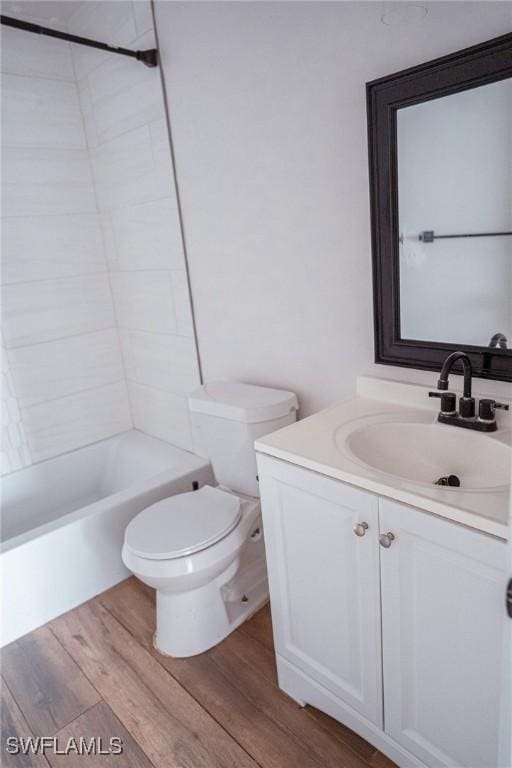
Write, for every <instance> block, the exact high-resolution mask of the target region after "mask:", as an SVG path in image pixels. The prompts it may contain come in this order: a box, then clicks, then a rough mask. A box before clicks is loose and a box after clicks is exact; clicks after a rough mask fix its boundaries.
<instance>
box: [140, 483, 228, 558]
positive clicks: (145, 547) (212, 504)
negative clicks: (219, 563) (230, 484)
mask: <svg viewBox="0 0 512 768" xmlns="http://www.w3.org/2000/svg"><path fill="white" fill-rule="evenodd" d="M240 516H241V510H240V499H239V498H238V497H237V496H234V495H233V494H231V493H227V492H226V491H221V490H220V489H219V488H213V487H212V486H209V485H205V486H203V487H202V488H201V489H200V490H198V491H191V492H190V493H181V494H178V495H177V496H171V497H169V498H167V499H163V500H162V501H158V502H157V503H156V504H152V505H151V506H149V507H147V508H146V509H144V510H143V511H142V512H140V513H139V514H138V515H137V516H136V517H134V519H133V520H132V521H131V523H130V524H129V525H128V527H127V528H126V532H125V546H126V547H127V548H128V549H129V550H130V551H131V553H132V554H134V555H138V556H139V557H143V558H146V559H148V560H173V559H175V558H180V557H185V556H186V555H192V554H194V553H195V552H200V551H201V550H203V549H207V548H208V547H210V546H212V544H215V543H216V542H218V541H220V540H221V539H223V538H225V537H226V536H227V535H228V534H229V533H230V532H231V531H232V530H233V529H234V528H235V527H236V526H237V524H238V522H239V521H240Z"/></svg>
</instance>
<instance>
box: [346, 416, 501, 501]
mask: <svg viewBox="0 0 512 768" xmlns="http://www.w3.org/2000/svg"><path fill="white" fill-rule="evenodd" d="M344 432H345V434H339V433H337V435H336V443H337V446H338V449H342V450H343V451H344V453H346V454H347V453H348V454H349V456H350V457H351V458H352V459H355V460H356V461H357V462H358V463H363V464H365V465H366V466H367V467H372V468H373V469H376V470H378V471H379V472H385V473H386V474H387V475H394V476H395V477H399V478H401V479H403V480H408V481H410V482H413V483H419V484H422V485H424V484H427V485H430V486H432V484H433V483H435V481H436V480H438V479H439V478H440V477H443V476H446V475H452V474H453V475H457V477H458V478H459V480H460V488H451V487H448V488H447V487H443V489H442V490H445V491H446V490H447V491H451V492H460V491H485V490H493V489H499V488H501V487H503V486H507V485H508V484H509V482H510V465H511V458H512V451H511V448H510V446H509V445H507V444H505V443H504V442H501V441H500V440H499V439H496V438H494V437H490V436H488V435H484V434H482V433H475V432H470V431H469V430H466V429H460V428H457V427H450V426H444V425H439V424H437V423H428V424H425V423H416V422H400V421H382V420H381V421H376V422H374V423H369V424H368V423H367V424H365V425H364V426H360V427H357V428H355V429H353V430H351V431H349V432H348V434H347V432H346V431H345V430H344Z"/></svg>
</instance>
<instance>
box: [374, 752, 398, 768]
mask: <svg viewBox="0 0 512 768" xmlns="http://www.w3.org/2000/svg"><path fill="white" fill-rule="evenodd" d="M370 765H371V768H396V765H395V763H394V762H393V761H392V760H390V759H389V757H386V755H383V754H382V752H379V751H378V750H376V751H375V754H374V756H373V757H372V759H371V760H370Z"/></svg>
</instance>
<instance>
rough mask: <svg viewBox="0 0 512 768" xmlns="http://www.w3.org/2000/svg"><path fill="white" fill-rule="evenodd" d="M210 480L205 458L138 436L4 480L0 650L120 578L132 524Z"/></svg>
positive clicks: (124, 575) (114, 439)
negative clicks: (169, 498) (151, 508)
mask: <svg viewBox="0 0 512 768" xmlns="http://www.w3.org/2000/svg"><path fill="white" fill-rule="evenodd" d="M212 482H213V473H212V469H211V466H210V463H209V462H208V461H207V460H206V459H202V458H199V457H198V456H195V455H194V454H192V453H189V452H187V451H184V450H181V449H179V448H175V447H173V446H171V445H168V444H167V443H164V442H162V441H160V440H157V439H155V438H152V437H148V436H147V435H144V434H142V433H141V432H137V431H136V430H130V431H129V432H125V433H123V434H121V435H117V436H116V437H112V438H109V439H107V440H103V441H101V442H99V443H96V444H94V445H90V446H87V447H86V448H80V449H79V450H76V451H73V452H71V453H68V454H65V455H63V456H60V457H58V458H56V459H50V460H48V461H44V462H42V463H40V464H35V465H33V466H31V467H28V468H27V469H22V470H19V471H18V472H13V473H12V474H10V475H7V476H5V477H4V478H3V479H2V543H1V545H0V573H1V577H2V629H1V645H5V644H6V643H10V642H11V641H13V640H16V638H18V637H21V635H24V634H26V633H27V632H30V631H31V630H33V629H35V628H36V627H40V626H41V625H42V624H45V623H46V622H47V621H50V620H51V619H54V618H55V617H56V616H59V615H60V614H62V613H65V612H66V611H69V610H70V609H71V608H74V607H75V606H77V605H79V604H80V603H83V602H84V601H85V600H89V599H90V598H91V597H94V595H97V594H99V593H100V592H103V591H104V590H105V589H108V588H109V587H112V586H113V585H114V584H117V583H118V582H120V581H122V580H123V579H125V578H127V577H128V576H129V575H130V573H129V571H128V570H127V569H126V567H125V566H124V564H123V563H122V561H121V548H122V543H123V536H124V529H125V528H126V526H127V525H128V523H129V522H130V520H131V519H132V518H133V517H135V515H136V514H138V513H139V512H140V511H141V510H143V509H144V508H145V507H147V506H149V504H153V503H154V502H156V501H159V500H160V499H163V498H165V497H166V496H172V495H174V494H176V493H183V492H184V491H190V490H192V489H193V488H195V487H201V486H202V485H205V484H207V483H212Z"/></svg>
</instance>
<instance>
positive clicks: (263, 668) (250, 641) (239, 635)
mask: <svg viewBox="0 0 512 768" xmlns="http://www.w3.org/2000/svg"><path fill="white" fill-rule="evenodd" d="M242 628H243V624H242V626H241V627H239V628H238V629H237V630H235V631H234V632H233V633H232V634H231V635H229V636H228V637H227V638H226V639H225V640H224V641H223V644H224V645H225V647H226V649H230V650H231V651H232V652H233V653H235V654H237V655H238V656H242V657H243V658H245V659H246V661H247V663H248V664H251V666H252V667H253V668H254V669H256V670H257V671H258V673H259V674H260V675H261V676H262V677H263V678H265V680H267V681H268V682H269V683H271V684H272V685H277V669H276V656H275V653H274V651H271V650H270V649H269V648H268V647H266V646H265V645H262V644H261V643H260V642H259V641H257V640H254V638H253V637H252V635H248V634H246V633H245V632H243V631H242Z"/></svg>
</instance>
